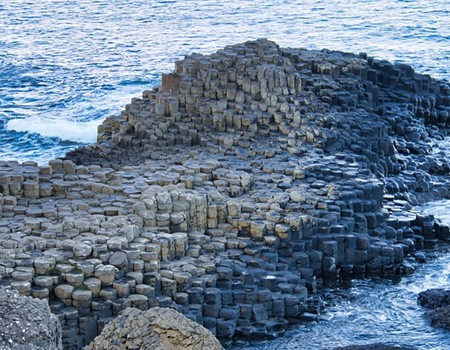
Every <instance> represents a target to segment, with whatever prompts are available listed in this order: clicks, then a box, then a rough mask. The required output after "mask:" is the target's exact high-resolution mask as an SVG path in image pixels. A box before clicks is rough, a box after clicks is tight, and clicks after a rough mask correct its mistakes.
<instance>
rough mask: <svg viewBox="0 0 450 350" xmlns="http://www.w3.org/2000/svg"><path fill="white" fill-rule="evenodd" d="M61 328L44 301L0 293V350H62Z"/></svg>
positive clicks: (5, 292) (15, 294)
mask: <svg viewBox="0 0 450 350" xmlns="http://www.w3.org/2000/svg"><path fill="white" fill-rule="evenodd" d="M61 336H62V331H61V325H60V323H59V321H58V319H57V318H56V316H54V315H53V314H52V313H51V312H50V308H49V306H48V302H47V301H46V300H39V299H34V298H30V297H25V296H21V295H19V294H18V293H17V292H15V291H11V290H8V289H0V348H1V349H5V350H6V349H22V348H23V349H25V348H26V349H30V350H49V349H55V350H58V349H62V348H63V347H62V338H61Z"/></svg>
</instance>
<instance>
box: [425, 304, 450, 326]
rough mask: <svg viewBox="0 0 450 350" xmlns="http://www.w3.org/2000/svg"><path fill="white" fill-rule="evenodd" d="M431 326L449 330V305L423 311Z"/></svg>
mask: <svg viewBox="0 0 450 350" xmlns="http://www.w3.org/2000/svg"><path fill="white" fill-rule="evenodd" d="M425 318H426V319H428V320H429V321H430V323H431V325H432V326H433V327H439V328H443V329H446V330H448V331H450V306H443V307H438V308H437V309H436V310H431V311H428V312H426V313H425Z"/></svg>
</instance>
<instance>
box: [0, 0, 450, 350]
mask: <svg viewBox="0 0 450 350" xmlns="http://www.w3.org/2000/svg"><path fill="white" fill-rule="evenodd" d="M449 18H450V1H449V0H434V1H430V0H334V1H323V0H314V1H313V0H302V1H287V0H284V1H282V0H277V1H269V0H265V1H262V0H240V1H224V2H220V1H216V0H190V1H187V0H184V1H183V0H172V1H170V0H167V1H152V0H145V1H144V0H127V1H123V0H121V1H120V0H108V1H106V0H28V1H24V0H0V160H18V161H25V160H34V161H37V162H39V163H41V164H44V163H46V162H47V161H48V160H50V159H52V158H55V157H60V156H63V155H64V154H65V153H66V152H67V151H68V150H70V149H73V148H75V147H78V146H79V145H82V144H86V143H93V142H95V140H96V128H97V126H98V125H99V124H100V123H101V121H102V120H103V119H104V118H106V117H107V116H109V115H112V114H117V113H120V110H122V109H123V107H124V105H125V104H126V103H128V102H129V101H130V99H131V98H132V97H134V96H140V93H141V92H142V91H143V90H145V89H148V88H150V87H152V86H154V85H157V84H159V83H160V74H161V72H169V71H171V70H172V69H173V66H174V62H175V61H176V60H178V59H181V58H183V56H184V55H186V54H190V53H193V52H201V53H205V54H208V53H212V52H214V51H216V50H218V49H220V48H222V47H223V46H225V45H228V44H235V43H238V42H243V41H246V40H252V39H257V38H261V37H266V38H268V39H271V40H274V41H276V42H277V43H279V44H280V45H282V46H291V47H305V48H312V49H321V48H328V49H336V50H343V51H348V52H355V53H358V52H367V53H368V54H369V55H371V56H374V57H376V58H383V59H388V60H390V61H392V62H401V63H408V64H410V65H412V66H413V67H414V68H415V69H416V70H417V71H418V72H421V73H425V74H430V75H431V76H433V77H435V78H440V79H448V78H449V77H450V24H449ZM447 149H450V147H449V143H448V142H443V143H442V142H441V144H440V145H439V150H440V151H443V152H445V151H446V150H447ZM419 209H420V210H424V211H427V212H429V213H432V214H435V215H436V216H438V217H442V218H443V219H444V220H448V222H449V224H450V217H449V216H450V215H449V213H450V202H449V201H440V202H437V203H431V204H428V205H427V206H426V207H424V208H419ZM449 266H450V255H449V254H443V255H442V256H440V257H439V258H438V259H436V260H433V261H431V262H429V263H428V264H426V265H424V266H423V267H422V268H421V269H419V271H418V272H417V273H416V274H414V275H413V276H411V277H407V278H404V279H402V281H401V282H400V283H396V284H392V283H379V282H375V281H354V282H353V287H352V288H351V289H349V290H346V291H345V292H343V293H342V295H341V296H339V295H340V293H339V290H338V291H337V293H336V296H337V297H336V298H337V300H336V302H335V303H334V304H333V305H332V306H329V307H328V308H327V309H326V313H325V314H324V315H322V318H321V321H320V322H318V323H310V324H308V325H304V326H298V327H295V328H294V329H292V330H291V331H290V332H289V333H288V335H287V336H286V337H284V338H280V339H278V340H273V341H268V342H263V343H259V344H257V345H255V346H253V347H249V346H248V345H246V346H245V348H248V349H259V350H261V349H266V350H268V349H332V348H333V347H335V346H339V345H349V344H366V343H372V342H385V341H387V342H391V343H396V344H407V345H414V346H416V347H417V348H418V349H436V350H444V349H450V336H449V335H448V333H446V332H444V331H442V330H439V329H433V328H431V327H430V326H429V325H428V323H427V322H426V321H425V320H424V319H423V317H422V311H423V310H422V309H421V308H420V307H419V306H418V305H417V303H416V298H417V293H418V292H420V291H422V290H425V289H427V288H431V287H437V286H439V287H446V288H450V277H449V276H450V267H449Z"/></svg>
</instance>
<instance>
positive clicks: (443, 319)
mask: <svg viewBox="0 0 450 350" xmlns="http://www.w3.org/2000/svg"><path fill="white" fill-rule="evenodd" d="M417 301H418V303H419V304H420V305H422V306H423V307H426V308H428V309H432V310H430V311H427V312H426V313H425V318H426V319H428V320H429V321H430V323H431V325H432V326H433V327H439V328H444V329H446V330H450V290H448V289H441V288H435V289H428V290H426V291H424V292H421V293H419V297H418V298H417Z"/></svg>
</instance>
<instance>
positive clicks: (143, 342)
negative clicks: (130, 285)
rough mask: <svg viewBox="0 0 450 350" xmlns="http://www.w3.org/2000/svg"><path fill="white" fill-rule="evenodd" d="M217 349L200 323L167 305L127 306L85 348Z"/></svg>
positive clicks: (219, 349)
mask: <svg viewBox="0 0 450 350" xmlns="http://www.w3.org/2000/svg"><path fill="white" fill-rule="evenodd" d="M119 349H120V350H122V349H136V350H138V349H139V350H144V349H152V350H221V349H223V347H222V345H220V342H219V341H218V340H217V339H216V338H215V337H214V335H213V334H212V333H211V332H210V331H208V330H207V329H206V328H204V327H203V326H201V325H199V324H198V323H196V322H194V321H192V320H190V319H188V318H186V317H185V316H183V315H182V314H180V313H179V312H177V311H175V310H173V309H168V308H158V307H156V308H152V309H150V310H147V311H142V310H138V309H136V308H127V309H125V310H124V311H122V313H121V314H120V315H119V316H118V317H117V318H116V319H115V320H113V321H112V322H111V323H109V324H108V325H106V326H105V328H104V329H103V331H102V333H101V334H100V335H99V336H98V337H96V338H95V340H94V341H93V342H92V343H91V344H90V345H89V346H87V347H85V350H119Z"/></svg>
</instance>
